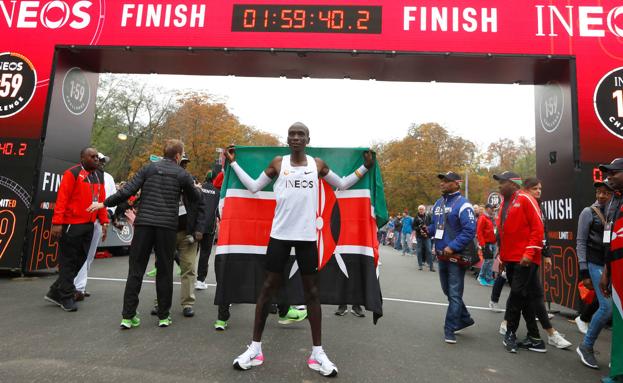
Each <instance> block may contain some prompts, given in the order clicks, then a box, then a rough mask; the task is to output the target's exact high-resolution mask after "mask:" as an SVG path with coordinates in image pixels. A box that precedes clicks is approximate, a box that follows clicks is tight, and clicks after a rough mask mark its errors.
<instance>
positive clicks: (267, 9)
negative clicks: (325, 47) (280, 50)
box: [231, 4, 381, 34]
mask: <svg viewBox="0 0 623 383" xmlns="http://www.w3.org/2000/svg"><path fill="white" fill-rule="evenodd" d="M231 30H232V31H233V32H316V33H376V34H378V33H381V7H380V6H351V5H347V6H330V5H263V4H262V5H260V4H236V5H234V13H233V17H232V24H231Z"/></svg>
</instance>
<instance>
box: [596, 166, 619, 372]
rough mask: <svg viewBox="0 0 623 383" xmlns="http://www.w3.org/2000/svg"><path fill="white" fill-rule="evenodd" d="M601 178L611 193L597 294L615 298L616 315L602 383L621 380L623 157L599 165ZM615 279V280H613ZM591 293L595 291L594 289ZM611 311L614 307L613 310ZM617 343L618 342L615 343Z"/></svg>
mask: <svg viewBox="0 0 623 383" xmlns="http://www.w3.org/2000/svg"><path fill="white" fill-rule="evenodd" d="M599 170H601V171H602V173H603V175H604V177H606V178H607V181H608V185H609V186H610V187H611V188H612V189H613V190H614V194H613V197H612V200H611V202H610V203H608V208H607V215H606V222H607V223H608V226H609V228H610V230H611V232H612V234H611V235H604V239H607V241H608V242H610V245H609V246H608V251H607V252H606V257H605V260H604V271H603V274H602V275H601V280H600V281H599V291H600V292H601V293H602V294H603V295H604V296H605V297H607V298H609V297H611V296H615V295H616V297H617V305H616V310H617V314H616V315H613V317H612V318H613V320H612V352H611V353H610V357H611V359H610V360H611V366H610V379H609V380H608V379H607V378H606V379H605V380H602V381H604V382H621V381H623V347H622V344H623V343H622V342H621V341H620V339H622V338H623V333H622V331H623V319H622V316H623V309H622V308H621V304H620V297H621V296H623V286H621V284H622V283H623V277H622V276H623V243H622V242H623V236H622V235H618V233H620V232H621V231H622V230H623V211H622V210H623V197H622V194H623V158H615V159H614V160H613V161H612V162H611V163H610V164H608V165H600V166H599ZM615 276H616V277H615ZM594 287H595V290H597V287H596V286H594ZM613 309H614V308H613ZM615 340H619V341H615Z"/></svg>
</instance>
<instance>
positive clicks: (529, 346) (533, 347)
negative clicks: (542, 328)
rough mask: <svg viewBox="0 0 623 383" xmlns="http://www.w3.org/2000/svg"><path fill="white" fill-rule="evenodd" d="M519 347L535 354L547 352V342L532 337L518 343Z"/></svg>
mask: <svg viewBox="0 0 623 383" xmlns="http://www.w3.org/2000/svg"><path fill="white" fill-rule="evenodd" d="M517 347H519V348H523V349H524V350H530V351H534V352H547V349H546V348H545V342H543V339H536V338H532V337H530V336H527V337H526V338H525V339H524V340H522V341H521V342H517Z"/></svg>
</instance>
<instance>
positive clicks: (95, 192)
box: [82, 167, 101, 202]
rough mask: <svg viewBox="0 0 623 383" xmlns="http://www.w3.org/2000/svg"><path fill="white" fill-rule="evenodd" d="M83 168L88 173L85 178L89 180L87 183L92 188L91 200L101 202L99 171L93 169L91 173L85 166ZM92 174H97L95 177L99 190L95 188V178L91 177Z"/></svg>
mask: <svg viewBox="0 0 623 383" xmlns="http://www.w3.org/2000/svg"><path fill="white" fill-rule="evenodd" d="M82 170H84V171H85V172H86V173H87V176H86V177H85V179H86V180H87V183H88V184H89V187H90V188H91V202H99V188H100V186H99V185H100V184H101V183H100V177H99V176H98V175H97V171H93V172H91V173H89V172H88V171H87V170H86V169H85V168H84V167H82ZM91 175H95V179H96V180H97V185H98V187H97V190H95V185H94V184H93V182H92V181H93V180H92V179H91V178H90V177H91Z"/></svg>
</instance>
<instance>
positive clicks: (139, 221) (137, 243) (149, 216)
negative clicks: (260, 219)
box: [89, 140, 200, 329]
mask: <svg viewBox="0 0 623 383" xmlns="http://www.w3.org/2000/svg"><path fill="white" fill-rule="evenodd" d="M183 153H184V144H183V143H182V141H180V140H167V141H166V143H165V146H164V158H163V159H162V160H161V161H158V162H150V163H149V164H147V165H145V166H144V167H143V168H141V169H140V170H139V171H138V173H136V175H135V176H134V178H132V180H130V181H129V182H127V183H126V184H125V185H124V186H123V187H122V188H121V189H120V190H119V191H118V192H117V193H115V194H113V195H112V196H110V197H108V198H106V200H105V201H104V203H94V204H93V205H91V207H90V208H89V211H96V210H99V209H103V208H105V207H110V206H116V205H118V204H120V203H121V202H123V201H126V200H127V199H128V198H130V197H131V196H133V195H135V194H136V192H137V191H138V190H139V189H140V190H141V202H140V204H139V209H138V213H137V215H136V219H135V221H134V238H133V239H132V244H131V245H130V259H129V262H130V267H129V270H128V279H127V282H126V285H125V291H124V293H123V313H122V316H123V319H122V321H121V328H122V329H130V328H132V327H137V326H139V325H140V323H141V321H140V319H139V317H138V315H137V312H136V308H137V307H138V302H139V299H138V296H139V293H140V291H141V285H142V283H143V275H144V274H145V269H146V268H147V263H148V262H149V255H150V254H151V251H152V249H154V251H155V253H156V264H157V267H158V273H157V274H156V295H157V299H158V318H159V322H158V326H160V327H168V326H170V325H171V323H172V321H171V317H170V315H169V310H170V309H171V300H172V295H173V256H174V252H175V242H176V233H177V227H178V217H179V201H180V194H183V195H184V196H185V197H186V198H187V199H188V200H189V201H190V202H195V201H198V200H199V198H200V195H199V191H198V190H197V188H196V187H195V185H194V182H193V179H192V177H191V175H190V174H188V172H186V170H184V169H183V168H182V167H181V166H179V163H180V160H181V159H182V154H183ZM102 211H103V210H102Z"/></svg>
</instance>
